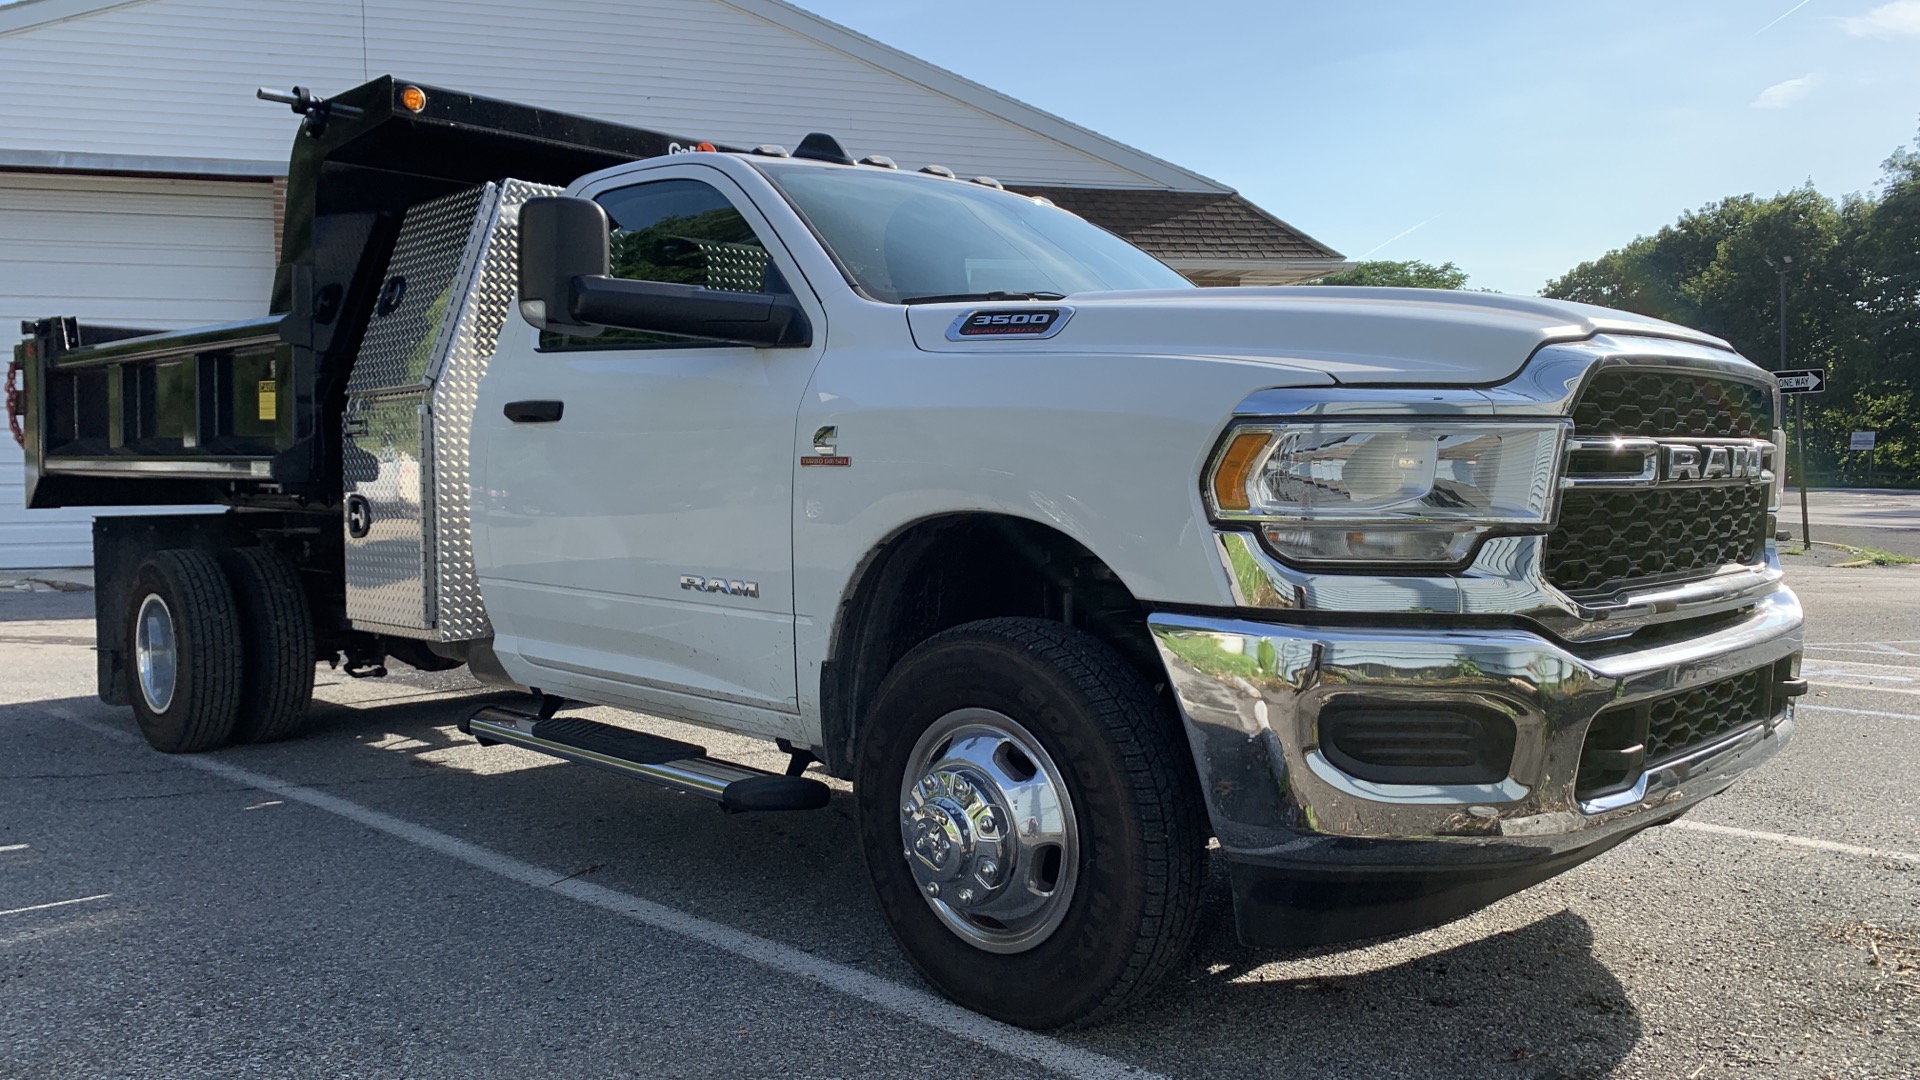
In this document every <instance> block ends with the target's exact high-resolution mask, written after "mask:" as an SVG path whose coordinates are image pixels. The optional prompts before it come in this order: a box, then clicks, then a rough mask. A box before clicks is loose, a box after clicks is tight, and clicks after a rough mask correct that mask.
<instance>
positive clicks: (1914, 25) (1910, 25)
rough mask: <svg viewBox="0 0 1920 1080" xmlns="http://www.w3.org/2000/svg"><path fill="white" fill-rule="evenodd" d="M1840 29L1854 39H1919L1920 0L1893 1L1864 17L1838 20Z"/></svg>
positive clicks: (1857, 16)
mask: <svg viewBox="0 0 1920 1080" xmlns="http://www.w3.org/2000/svg"><path fill="white" fill-rule="evenodd" d="M1840 29H1842V30H1845V31H1846V32H1847V33H1849V34H1853V35H1854V36H1856V37H1920V0H1893V2H1892V3H1890V4H1881V5H1880V6H1879V7H1877V8H1874V9H1873V10H1872V11H1869V12H1867V13H1866V14H1865V15H1854V16H1851V17H1849V18H1845V19H1841V20H1840Z"/></svg>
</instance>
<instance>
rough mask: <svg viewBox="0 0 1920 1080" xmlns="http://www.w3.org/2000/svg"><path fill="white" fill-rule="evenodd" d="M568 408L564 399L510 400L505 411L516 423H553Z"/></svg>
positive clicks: (508, 417)
mask: <svg viewBox="0 0 1920 1080" xmlns="http://www.w3.org/2000/svg"><path fill="white" fill-rule="evenodd" d="M566 408H567V405H566V402H564V401H509V402H507V407H506V410H505V411H506V414H507V419H509V420H511V421H513V422H514V423H516V424H551V423H553V422H554V421H556V420H558V419H560V414H562V413H564V412H565V411H566Z"/></svg>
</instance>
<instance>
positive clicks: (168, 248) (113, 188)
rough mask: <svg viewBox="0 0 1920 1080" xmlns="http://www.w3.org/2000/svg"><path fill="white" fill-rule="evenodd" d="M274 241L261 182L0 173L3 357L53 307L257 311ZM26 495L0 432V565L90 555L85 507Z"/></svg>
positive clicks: (117, 313)
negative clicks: (36, 504) (42, 504)
mask: <svg viewBox="0 0 1920 1080" xmlns="http://www.w3.org/2000/svg"><path fill="white" fill-rule="evenodd" d="M273 239H274V238H273V188H272V186H271V185H270V184H266V183H257V182H255V183H249V182H238V181H208V180H159V179H151V178H131V177H106V176H76V175H68V174H61V173H0V340H4V341H5V343H6V348H5V349H4V354H5V355H7V356H11V355H12V351H13V350H12V344H13V342H14V341H15V340H17V338H16V337H15V331H17V330H18V329H19V326H20V322H21V320H23V319H32V318H44V317H46V316H49V315H77V316H79V317H80V319H81V321H83V322H97V323H108V324H113V325H120V326H143V327H153V328H154V329H161V330H172V329H179V328H183V327H188V326H197V325H200V324H202V323H217V322H230V321H233V320H236V319H251V318H258V317H259V316H261V315H265V314H266V313H267V298H268V293H269V291H270V290H271V289H272V287H273V267H274V258H273ZM24 502H25V489H24V485H23V477H22V475H21V457H20V448H19V447H17V446H15V445H14V442H13V440H12V439H11V438H9V437H7V436H5V435H0V571H8V570H20V569H30V568H43V567H66V566H86V565H88V564H89V563H90V562H91V561H92V553H91V545H90V543H89V536H90V527H89V522H90V521H91V519H92V516H93V515H92V512H91V511H87V510H25V509H23V508H22V506H23V504H24ZM116 512H119V513H140V512H141V511H140V510H139V509H129V510H120V511H116Z"/></svg>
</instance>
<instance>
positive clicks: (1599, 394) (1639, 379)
mask: <svg viewBox="0 0 1920 1080" xmlns="http://www.w3.org/2000/svg"><path fill="white" fill-rule="evenodd" d="M1573 428H1574V434H1575V435H1625V436H1637V437H1645V438H1654V439H1658V438H1666V437H1670V436H1681V437H1686V438H1695V439H1709V438H1714V439H1722V438H1728V437H1740V438H1749V439H1771V438H1772V437H1773V394H1772V393H1771V392H1770V391H1768V390H1767V388H1766V387H1764V386H1756V385H1754V384H1752V383H1743V382H1732V381H1729V380H1726V379H1716V378H1714V377H1713V376H1711V375H1688V374H1681V373H1677V372H1669V371H1646V370H1640V369H1635V368H1613V369H1609V370H1607V371H1602V372H1600V373H1599V374H1598V375H1595V376H1594V377H1593V381H1592V382H1590V383H1588V384H1587V388H1586V389H1585V390H1582V391H1581V392H1580V401H1579V403H1578V404H1576V405H1575V406H1574V407H1573Z"/></svg>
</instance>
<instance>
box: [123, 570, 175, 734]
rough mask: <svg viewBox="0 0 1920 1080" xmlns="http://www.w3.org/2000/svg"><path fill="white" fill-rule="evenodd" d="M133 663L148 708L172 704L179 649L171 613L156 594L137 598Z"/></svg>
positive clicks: (164, 708)
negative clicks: (138, 609)
mask: <svg viewBox="0 0 1920 1080" xmlns="http://www.w3.org/2000/svg"><path fill="white" fill-rule="evenodd" d="M133 663H134V670H135V673H136V674H137V675H138V676H139V682H140V696H141V697H142V698H144V699H146V702H147V708H149V709H151V710H153V711H154V712H156V713H163V712H166V711H167V706H169V705H171V704H173V690H174V684H175V683H176V682H177V681H178V678H179V672H180V664H179V649H178V645H177V643H176V641H175V637H174V632H173V612H172V611H171V610H169V609H168V608H167V602H166V601H165V600H162V599H160V597H159V596H158V595H154V594H149V595H148V596H147V598H146V599H145V600H142V601H140V614H139V615H137V616H135V617H134V630H133Z"/></svg>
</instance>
